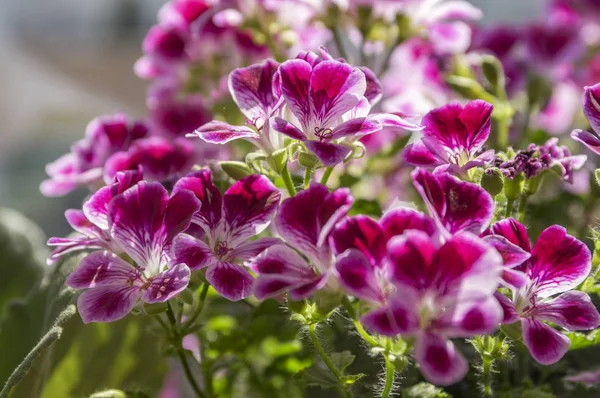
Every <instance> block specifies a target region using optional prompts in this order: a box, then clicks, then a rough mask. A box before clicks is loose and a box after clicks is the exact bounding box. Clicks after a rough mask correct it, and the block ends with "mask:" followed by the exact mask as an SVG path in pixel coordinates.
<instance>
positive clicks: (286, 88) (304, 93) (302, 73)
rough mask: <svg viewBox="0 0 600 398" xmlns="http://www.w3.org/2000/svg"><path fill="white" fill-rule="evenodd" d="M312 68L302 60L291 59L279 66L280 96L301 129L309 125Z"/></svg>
mask: <svg viewBox="0 0 600 398" xmlns="http://www.w3.org/2000/svg"><path fill="white" fill-rule="evenodd" d="M312 70H313V67H312V66H311V64H309V63H308V62H306V61H304V60H302V59H291V60H288V61H285V62H284V63H282V64H281V65H280V66H279V70H278V73H279V78H280V82H281V94H282V95H283V97H284V98H285V101H286V103H287V106H288V107H289V108H290V110H291V111H292V113H293V114H294V116H296V117H297V118H298V120H299V121H300V124H301V125H302V127H303V128H306V127H307V126H308V125H309V123H310V118H311V106H310V103H309V99H308V86H309V82H310V75H311V73H312Z"/></svg>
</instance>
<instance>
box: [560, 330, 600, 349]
mask: <svg viewBox="0 0 600 398" xmlns="http://www.w3.org/2000/svg"><path fill="white" fill-rule="evenodd" d="M565 335H566V336H567V337H568V338H569V340H571V346H570V347H569V350H571V351H573V350H580V349H582V348H587V347H591V346H596V345H600V333H598V330H594V331H591V332H589V333H581V332H567V333H565Z"/></svg>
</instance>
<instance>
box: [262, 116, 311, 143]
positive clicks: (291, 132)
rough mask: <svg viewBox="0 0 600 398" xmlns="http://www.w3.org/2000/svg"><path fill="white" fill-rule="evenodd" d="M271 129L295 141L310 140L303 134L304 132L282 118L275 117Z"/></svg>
mask: <svg viewBox="0 0 600 398" xmlns="http://www.w3.org/2000/svg"><path fill="white" fill-rule="evenodd" d="M271 128H272V129H273V130H275V131H278V132H280V133H281V134H283V135H287V136H288V137H290V138H291V139H294V140H299V141H304V140H306V139H307V138H308V137H307V136H306V134H304V133H303V132H302V130H300V129H299V128H298V127H296V126H294V125H293V124H292V123H290V122H288V121H287V120H285V119H282V118H280V117H274V118H273V119H271Z"/></svg>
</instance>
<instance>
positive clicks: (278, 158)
mask: <svg viewBox="0 0 600 398" xmlns="http://www.w3.org/2000/svg"><path fill="white" fill-rule="evenodd" d="M287 161H288V154H287V148H283V149H279V150H277V151H275V152H273V153H272V154H271V156H269V157H268V158H267V162H268V163H269V166H271V168H272V169H273V170H274V171H275V172H277V174H281V172H282V171H283V169H284V168H285V166H286V165H287Z"/></svg>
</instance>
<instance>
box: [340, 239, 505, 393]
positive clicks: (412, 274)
mask: <svg viewBox="0 0 600 398" xmlns="http://www.w3.org/2000/svg"><path fill="white" fill-rule="evenodd" d="M386 250H387V256H386V259H385V261H384V269H385V274H386V277H387V278H388V279H389V281H390V282H391V284H393V286H394V288H395V292H394V293H393V294H392V295H391V296H390V297H389V298H388V300H387V302H386V303H385V305H383V306H380V307H378V308H376V309H374V310H372V311H370V312H369V313H367V314H366V315H364V316H363V317H362V318H361V322H362V323H363V324H364V325H365V326H366V327H367V328H369V329H370V330H372V331H374V332H376V333H379V334H382V335H386V336H395V335H398V334H401V335H409V336H414V337H415V338H416V342H415V359H416V361H417V362H418V363H419V365H420V368H421V372H422V373H423V375H424V376H425V378H426V379H427V380H428V381H430V382H432V383H435V384H441V385H448V384H453V383H455V382H457V381H459V380H460V379H462V378H463V377H464V376H465V374H466V373H467V371H468V363H467V361H466V360H465V358H464V357H463V356H462V354H461V353H460V352H459V351H458V350H457V349H456V348H455V346H454V344H452V342H451V341H450V340H449V339H450V338H454V337H462V338H465V337H470V336H473V335H477V334H485V333H490V332H492V331H493V330H494V329H495V328H496V327H497V325H498V323H499V322H500V320H501V319H502V308H501V307H500V305H499V303H498V301H497V300H496V299H495V298H494V295H493V294H494V292H495V291H496V288H497V287H498V283H499V282H500V278H501V273H502V259H501V257H500V256H499V254H498V253H497V252H496V251H495V250H494V249H493V248H492V247H490V246H488V245H487V244H485V242H484V241H483V240H482V239H480V238H478V237H476V236H474V235H472V234H470V233H468V232H463V233H461V234H459V235H454V236H452V237H451V238H449V239H448V240H447V241H446V242H445V243H444V244H443V245H442V246H441V247H438V246H437V245H435V244H434V242H433V241H432V239H431V237H430V236H429V235H427V234H426V233H424V232H422V231H418V230H409V231H407V232H405V233H404V234H403V235H402V236H397V237H395V238H392V239H391V240H390V241H389V242H388V244H387V248H386ZM346 253H347V254H346V257H348V256H352V255H353V254H352V253H353V252H352V251H350V252H346ZM341 260H342V261H343V260H344V256H343V257H342V259H341ZM358 279H360V276H358V278H357V280H358Z"/></svg>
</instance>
